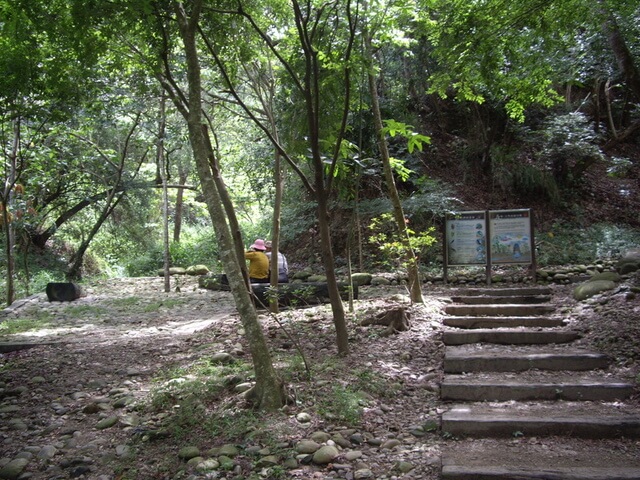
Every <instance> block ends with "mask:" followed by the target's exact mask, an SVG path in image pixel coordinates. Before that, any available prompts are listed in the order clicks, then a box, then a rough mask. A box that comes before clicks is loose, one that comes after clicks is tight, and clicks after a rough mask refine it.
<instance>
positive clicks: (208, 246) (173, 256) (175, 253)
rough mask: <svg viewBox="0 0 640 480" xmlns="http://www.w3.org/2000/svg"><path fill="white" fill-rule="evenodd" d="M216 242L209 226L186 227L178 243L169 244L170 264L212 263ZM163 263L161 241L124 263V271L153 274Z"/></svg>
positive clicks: (214, 261)
mask: <svg viewBox="0 0 640 480" xmlns="http://www.w3.org/2000/svg"><path fill="white" fill-rule="evenodd" d="M217 258H218V244H217V242H216V240H215V238H214V236H213V233H212V230H211V229H210V228H202V229H186V230H185V232H184V235H183V236H182V239H181V241H180V243H176V242H172V243H171V244H170V245H169V263H170V265H171V266H177V267H188V266H191V265H198V264H204V265H212V264H215V263H216V262H217ZM163 265H164V247H163V245H162V244H161V243H158V244H156V245H154V246H153V247H152V248H150V249H148V250H147V251H146V252H145V253H144V254H143V255H139V256H137V257H134V258H131V259H129V260H128V261H127V263H126V267H125V270H126V273H127V275H129V276H131V277H139V276H147V275H155V274H156V271H157V270H158V269H159V268H162V266H163Z"/></svg>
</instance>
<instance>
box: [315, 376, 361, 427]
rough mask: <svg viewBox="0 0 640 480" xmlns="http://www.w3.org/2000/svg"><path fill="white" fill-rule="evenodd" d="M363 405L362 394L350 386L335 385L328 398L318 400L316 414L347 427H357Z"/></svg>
mask: <svg viewBox="0 0 640 480" xmlns="http://www.w3.org/2000/svg"><path fill="white" fill-rule="evenodd" d="M365 405H366V401H365V395H364V394H363V392H361V391H359V390H356V389H354V388H353V387H350V386H342V385H336V386H334V387H333V390H332V391H331V394H330V395H329V396H328V397H326V398H322V399H320V400H319V403H318V412H319V413H320V414H321V415H323V416H325V417H328V418H332V419H338V420H340V421H342V422H345V423H346V424H348V425H357V424H358V422H359V421H360V419H361V417H362V413H363V407H364V406H365Z"/></svg>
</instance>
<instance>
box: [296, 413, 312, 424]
mask: <svg viewBox="0 0 640 480" xmlns="http://www.w3.org/2000/svg"><path fill="white" fill-rule="evenodd" d="M296 420H297V421H299V422H300V423H309V422H310V421H311V415H309V414H308V413H307V412H300V413H299V414H297V415H296Z"/></svg>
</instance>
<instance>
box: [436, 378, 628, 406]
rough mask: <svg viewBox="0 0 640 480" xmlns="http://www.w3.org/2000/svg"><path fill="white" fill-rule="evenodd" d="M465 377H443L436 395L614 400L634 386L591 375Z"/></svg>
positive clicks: (450, 397)
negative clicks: (569, 377) (572, 378)
mask: <svg viewBox="0 0 640 480" xmlns="http://www.w3.org/2000/svg"><path fill="white" fill-rule="evenodd" d="M498 382H499V381H490V380H487V381H483V380H473V381H471V382H470V381H469V380H468V379H466V378H448V377H445V379H444V380H443V382H442V383H441V384H440V398H441V399H442V400H445V401H464V402H482V401H507V400H519V401H525V400H565V401H615V400H623V399H625V398H629V397H630V396H631V395H633V393H634V390H635V386H634V384H632V383H628V382H622V381H615V380H613V381H609V382H598V381H595V380H592V379H577V380H576V381H573V382H568V381H566V380H560V381H555V382H554V381H552V380H551V379H549V380H547V379H544V380H543V379H537V381H531V380H522V381H517V380H516V381H512V380H510V381H506V382H505V381H502V382H499V383H498Z"/></svg>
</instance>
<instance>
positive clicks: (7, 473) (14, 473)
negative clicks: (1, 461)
mask: <svg viewBox="0 0 640 480" xmlns="http://www.w3.org/2000/svg"><path fill="white" fill-rule="evenodd" d="M28 464H29V460H27V459H26V458H16V459H13V460H11V461H10V462H9V463H7V464H6V465H5V466H4V467H2V468H0V478H2V479H5V480H14V479H17V478H18V477H19V476H20V474H21V473H22V471H23V470H24V468H25V467H26V466H27V465H28Z"/></svg>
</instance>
